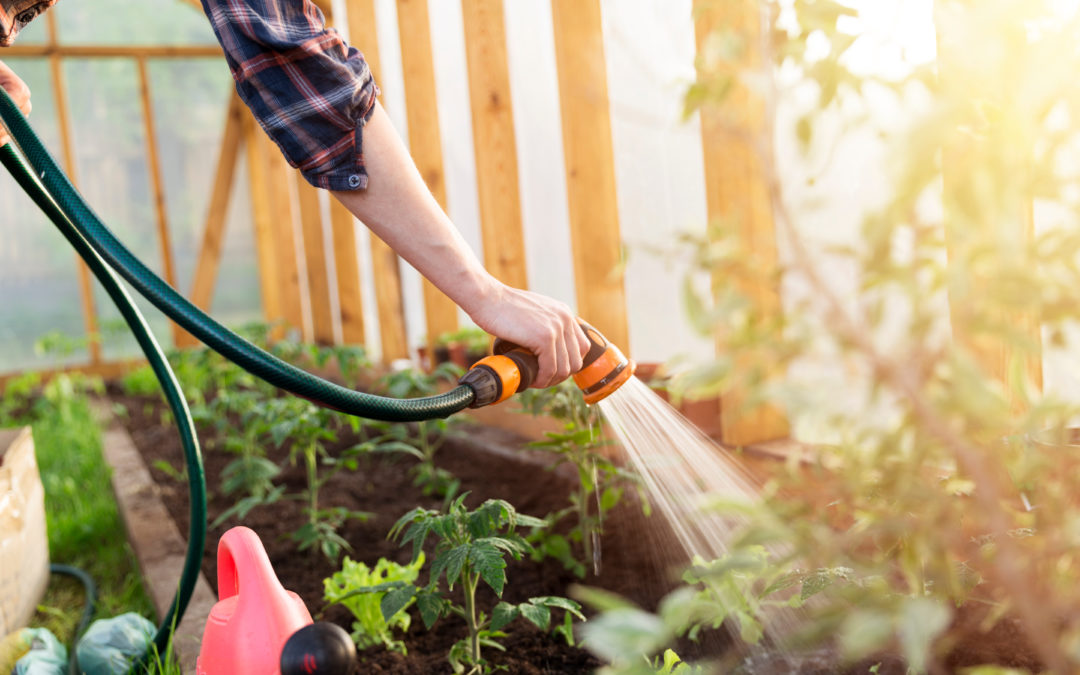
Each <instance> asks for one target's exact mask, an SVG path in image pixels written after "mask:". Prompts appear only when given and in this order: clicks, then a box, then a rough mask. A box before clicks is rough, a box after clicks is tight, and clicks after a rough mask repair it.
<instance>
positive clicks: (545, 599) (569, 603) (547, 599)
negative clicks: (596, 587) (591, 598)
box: [529, 595, 585, 621]
mask: <svg viewBox="0 0 1080 675" xmlns="http://www.w3.org/2000/svg"><path fill="white" fill-rule="evenodd" d="M529 602H531V603H532V604H534V605H544V606H546V607H558V608H559V609H563V610H566V611H567V612H569V613H570V614H573V615H574V616H576V617H577V618H578V619H580V620H581V621H584V620H585V615H584V614H582V613H581V605H579V604H578V603H576V602H574V601H573V600H571V599H569V598H560V597H559V596H557V595H541V596H538V597H535V598H529Z"/></svg>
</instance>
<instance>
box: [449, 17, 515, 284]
mask: <svg viewBox="0 0 1080 675" xmlns="http://www.w3.org/2000/svg"><path fill="white" fill-rule="evenodd" d="M461 9H462V14H463V16H464V19H465V55H466V57H467V61H468V67H469V100H470V104H471V105H470V107H471V109H472V121H473V144H474V147H475V154H476V183H477V191H478V193H479V198H480V227H481V232H482V234H483V248H484V266H485V267H487V269H488V271H489V272H491V273H492V274H493V275H495V277H496V278H498V279H499V280H500V281H502V282H503V283H505V284H509V285H510V286H514V287H516V288H527V287H528V285H529V277H528V274H527V272H526V266H525V234H524V231H523V230H522V226H521V198H520V195H519V194H518V166H517V143H516V140H515V138H514V113H513V106H512V105H511V102H510V71H509V67H508V66H507V61H506V24H505V19H504V17H503V3H502V0H462V2H461Z"/></svg>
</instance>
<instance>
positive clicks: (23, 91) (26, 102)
mask: <svg viewBox="0 0 1080 675" xmlns="http://www.w3.org/2000/svg"><path fill="white" fill-rule="evenodd" d="M0 87H3V88H4V91H6V92H7V93H8V96H10V97H11V100H13V101H15V105H17V106H19V110H21V111H22V114H24V115H29V114H30V107H31V106H30V87H28V86H26V83H25V82H23V81H22V80H21V79H20V78H19V76H18V75H16V74H15V71H13V70H12V69H11V68H8V67H7V65H5V64H4V62H3V61H0ZM10 140H11V139H10V138H8V135H7V133H5V131H4V127H3V126H2V125H0V146H3V145H6V144H7V142H8V141H10Z"/></svg>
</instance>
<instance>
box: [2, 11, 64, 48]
mask: <svg viewBox="0 0 1080 675" xmlns="http://www.w3.org/2000/svg"><path fill="white" fill-rule="evenodd" d="M55 4H56V0H0V47H10V46H11V43H13V42H15V36H16V35H18V34H19V31H20V30H22V29H23V28H24V27H25V26H26V24H28V23H30V22H31V21H33V20H34V18H35V17H37V16H38V15H39V14H41V13H42V12H44V11H45V10H46V9H48V8H50V7H52V6H53V5H55Z"/></svg>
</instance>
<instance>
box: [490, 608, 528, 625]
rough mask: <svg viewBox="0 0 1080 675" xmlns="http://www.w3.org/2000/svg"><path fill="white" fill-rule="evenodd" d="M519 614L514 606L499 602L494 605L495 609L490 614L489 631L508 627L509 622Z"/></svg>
mask: <svg viewBox="0 0 1080 675" xmlns="http://www.w3.org/2000/svg"><path fill="white" fill-rule="evenodd" d="M520 613H521V611H520V610H519V609H518V608H517V606H516V605H511V604H510V603H509V602H500V603H499V604H497V605H495V609H494V610H492V612H491V626H490V628H491V630H499V629H500V628H503V627H504V626H507V625H509V624H510V622H511V621H513V620H514V619H516V618H518V615H519V614H520Z"/></svg>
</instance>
